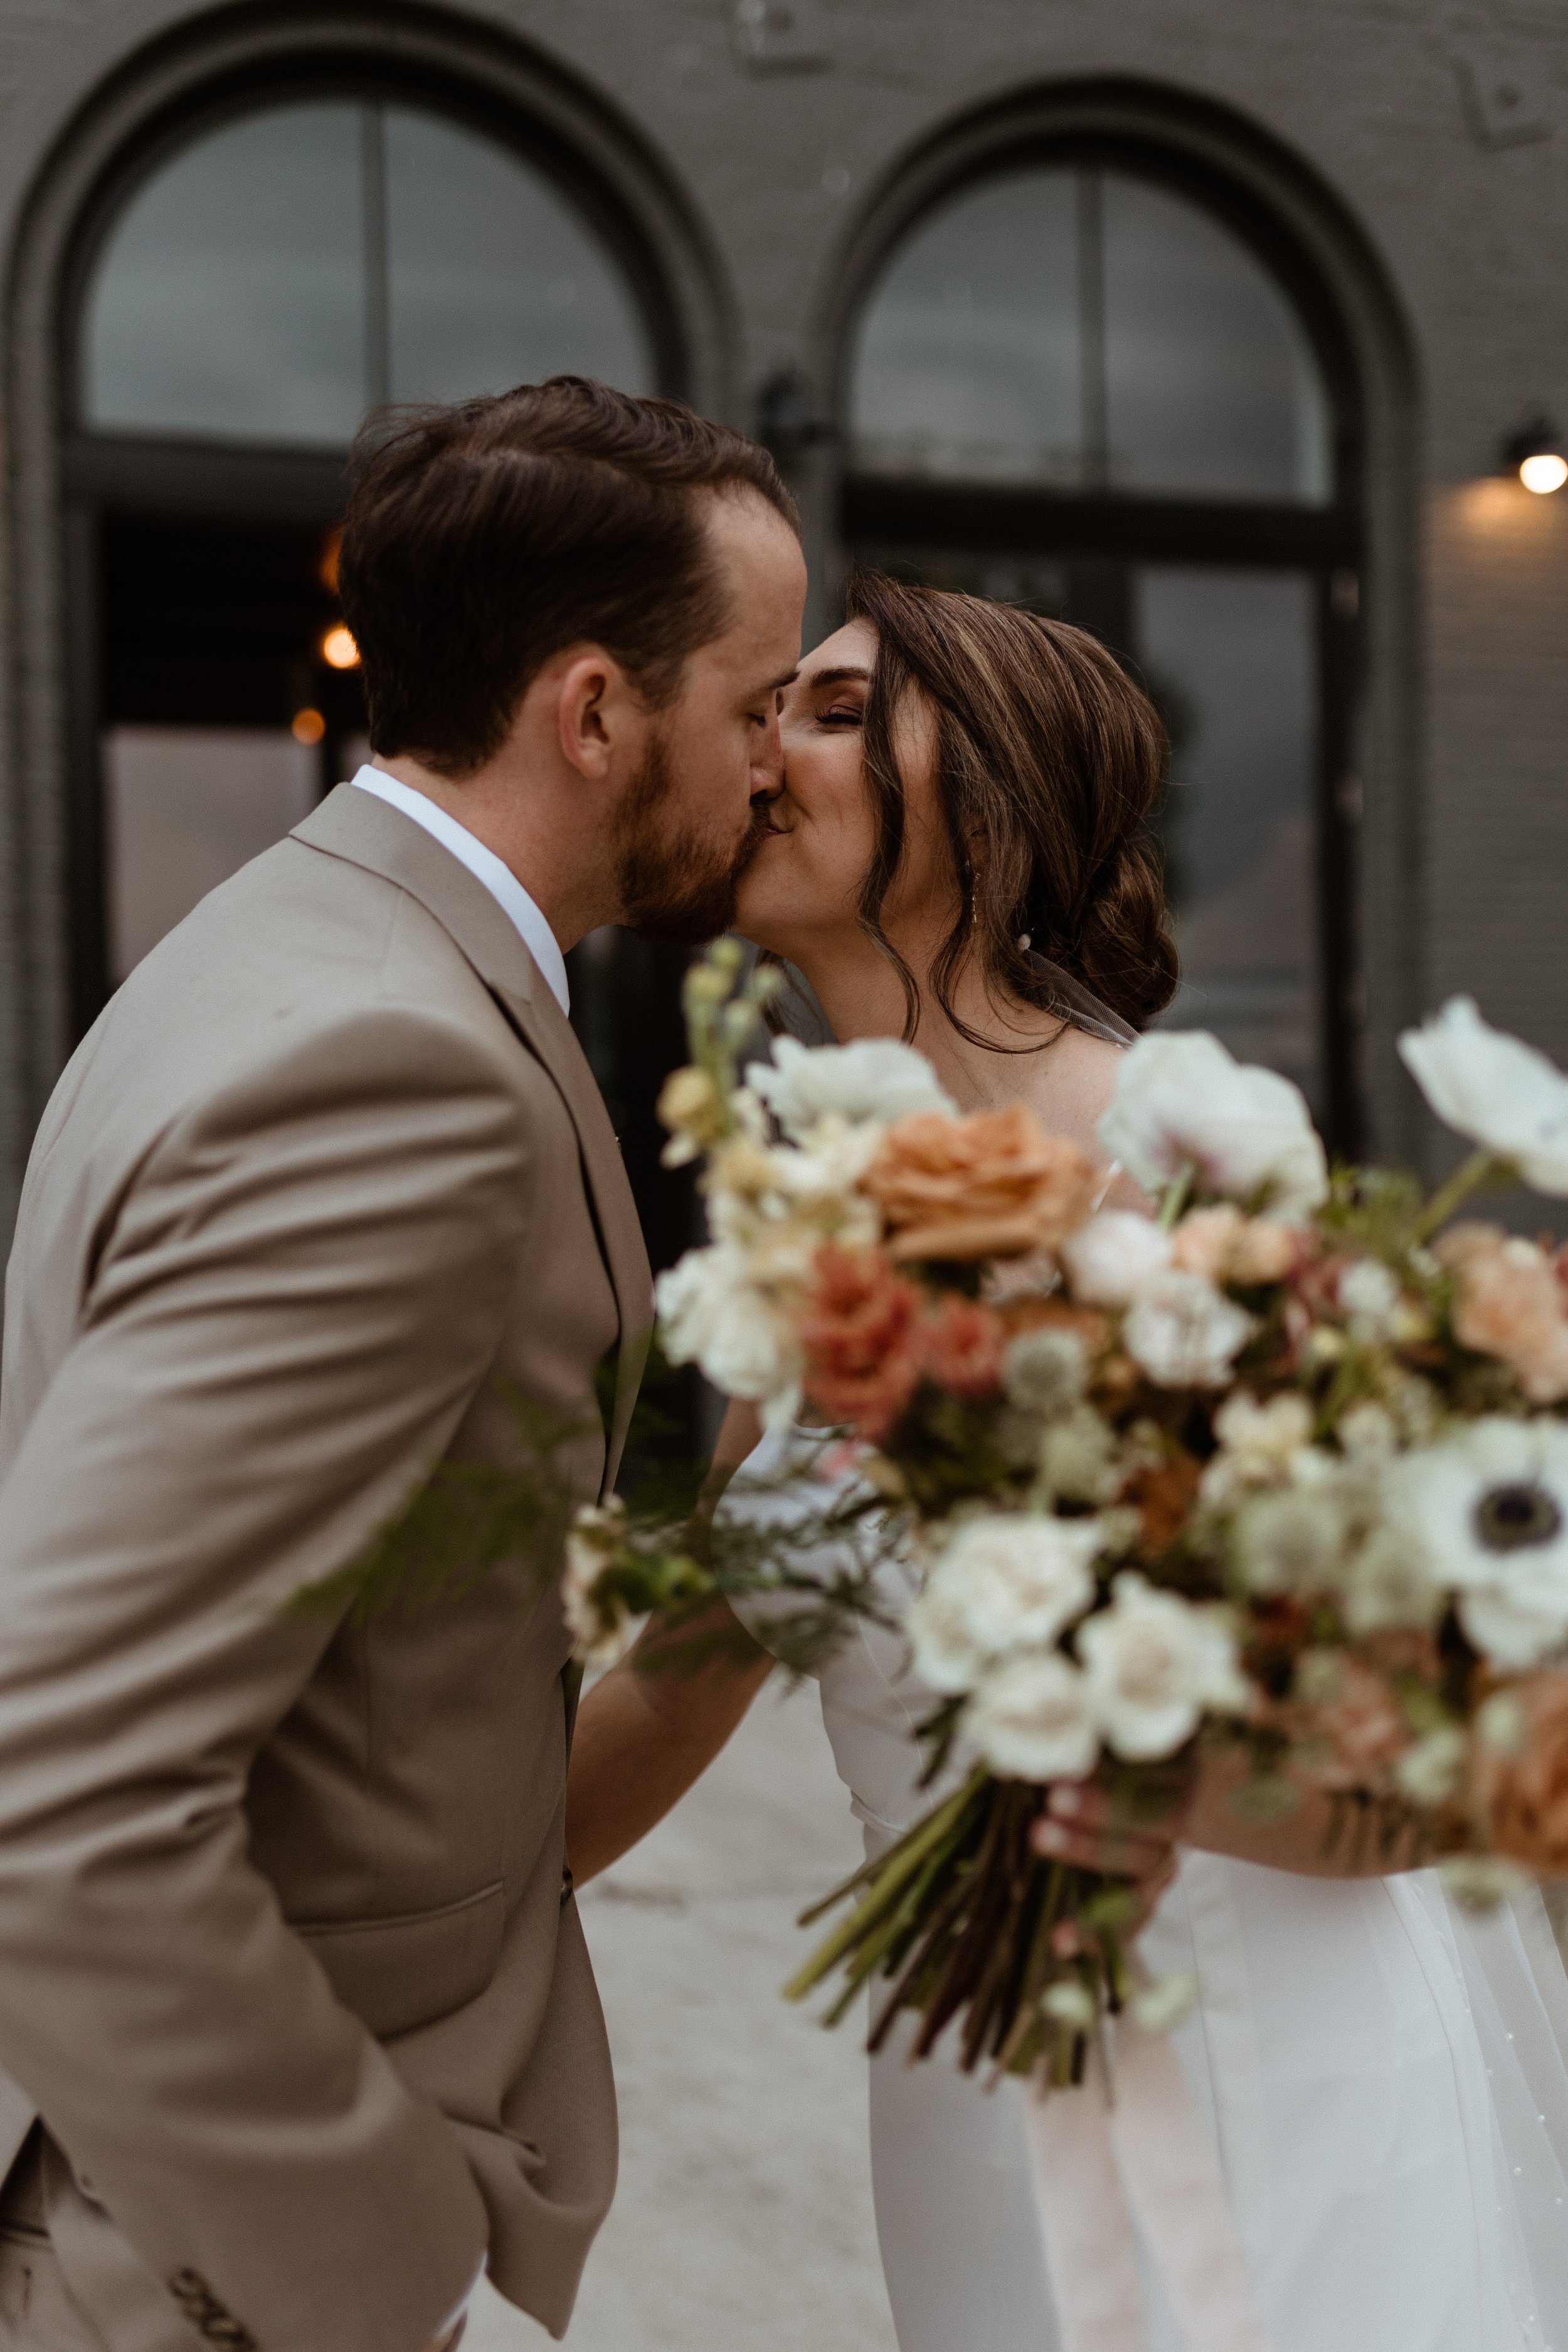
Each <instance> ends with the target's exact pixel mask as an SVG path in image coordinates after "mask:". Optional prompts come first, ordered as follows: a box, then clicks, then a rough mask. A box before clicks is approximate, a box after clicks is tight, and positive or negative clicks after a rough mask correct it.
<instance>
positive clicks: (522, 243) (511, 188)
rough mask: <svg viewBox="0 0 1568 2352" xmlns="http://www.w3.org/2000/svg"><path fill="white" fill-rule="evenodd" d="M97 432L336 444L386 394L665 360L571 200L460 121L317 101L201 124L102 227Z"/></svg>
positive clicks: (94, 319)
mask: <svg viewBox="0 0 1568 2352" xmlns="http://www.w3.org/2000/svg"><path fill="white" fill-rule="evenodd" d="M80 362H81V381H80V402H81V419H82V422H83V424H84V425H87V426H88V427H89V429H91V430H97V431H110V432H128V431H129V432H142V433H147V432H151V433H159V434H179V435H196V436H201V437H203V438H206V439H214V440H218V441H249V442H266V443H269V444H272V445H275V446H326V447H329V448H330V447H333V446H342V444H344V443H345V442H346V441H347V440H348V439H349V438H350V436H352V434H353V431H354V428H355V426H356V425H358V423H359V421H360V418H361V417H362V416H363V414H364V412H365V410H366V409H367V408H371V407H374V406H375V405H377V404H379V403H381V402H383V401H386V400H398V401H401V400H460V399H462V398H464V397H465V396H466V395H467V394H470V393H476V392H499V391H501V390H503V389H504V388H505V387H506V386H507V385H508V384H513V383H529V382H532V381H536V380H537V379H538V378H539V377H541V376H545V375H552V374H558V373H575V374H581V375H595V376H598V377H600V378H602V379H603V380H604V381H605V382H606V383H615V384H619V385H621V386H622V387H623V388H624V389H625V390H626V391H628V392H648V391H652V390H654V389H655V383H656V377H657V373H658V371H657V367H656V362H655V359H654V353H653V348H652V344H651V341H650V338H649V334H648V330H647V321H646V319H645V317H644V315H643V311H642V307H641V304H640V302H639V300H638V298H637V289H635V287H634V285H633V284H632V282H631V279H630V278H629V276H628V274H627V272H626V268H625V267H624V266H623V265H622V263H621V262H620V260H619V259H618V257H616V255H615V254H613V253H612V252H610V251H609V250H608V249H607V248H606V247H605V242H604V239H603V237H602V236H600V235H599V234H598V232H597V230H596V228H595V226H593V225H592V224H591V223H590V222H589V221H588V220H586V219H585V218H584V215H583V213H582V211H581V209H580V207H579V206H578V205H575V204H574V203H573V202H572V201H571V199H570V198H569V197H568V196H567V195H566V194H564V192H563V190H562V189H561V188H560V187H559V186H558V185H556V184H554V183H552V180H551V179H550V178H548V177H547V176H546V174H545V173H542V171H540V170H538V169H537V168H536V167H535V166H534V165H533V164H532V163H530V162H529V161H528V160H527V159H526V158H525V157H524V156H522V155H521V154H519V153H517V152H515V151H514V150H512V149H510V148H509V147H506V146H503V145H502V144H501V143H500V142H499V141H498V140H496V139H493V138H490V137H487V136H486V135H484V134H483V133H482V132H480V131H476V130H475V129H474V128H472V127H471V126H470V125H468V124H467V123H463V122H458V121H453V120H451V119H450V118H449V117H444V116H442V115H440V114H436V113H432V112H430V111H429V110H426V109H425V108H420V107H415V106H412V105H408V104H405V103H395V102H391V101H383V100H377V99H361V100H351V99H331V98H320V99H305V100H299V101H297V102H295V103H294V104H291V105H290V104H285V105H279V106H270V107H268V108H265V109H264V110H260V111H258V112H256V113H253V114H250V115H247V116H244V117H242V118H241V119H240V120H239V121H231V122H226V123H224V124H223V125H221V126H220V127H218V128H217V129H213V130H207V131H204V132H201V133H198V134H197V135H196V136H195V137H194V138H192V139H191V140H190V141H189V142H188V143H187V144H186V145H185V146H184V147H183V148H181V149H180V150H178V151H177V152H175V153H174V155H173V156H171V157H169V158H167V159H166V160H165V161H164V162H163V163H162V164H161V166H160V168H159V169H158V170H156V171H155V172H154V173H153V174H152V176H151V177H150V178H149V179H147V180H146V181H145V182H143V184H142V186H141V187H139V188H138V189H137V190H136V192H135V194H133V195H132V196H131V198H130V199H129V201H128V202H127V203H126V205H125V206H124V208H123V210H122V211H121V214H120V215H119V217H118V218H117V219H116V221H115V222H114V225H113V226H112V228H111V229H110V232H109V234H108V236H106V237H105V239H104V241H103V245H102V247H101V249H100V253H99V256H98V257H97V261H96V265H95V267H94V268H93V270H92V273H91V278H90V281H89V289H88V293H87V299H86V304H85V309H84V318H83V330H82V334H81V339H80Z"/></svg>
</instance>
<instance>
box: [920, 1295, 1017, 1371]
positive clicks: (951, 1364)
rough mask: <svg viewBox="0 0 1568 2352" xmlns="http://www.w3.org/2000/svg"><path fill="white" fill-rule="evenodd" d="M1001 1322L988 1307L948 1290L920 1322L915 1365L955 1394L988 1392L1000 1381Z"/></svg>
mask: <svg viewBox="0 0 1568 2352" xmlns="http://www.w3.org/2000/svg"><path fill="white" fill-rule="evenodd" d="M1006 1342H1007V1327H1006V1325H1005V1323H1004V1322H1003V1320H1002V1318H1001V1317H1000V1316H999V1315H998V1314H997V1313H996V1312H995V1310H994V1308H993V1307H977V1306H976V1305H975V1304H974V1302H973V1299H969V1298H960V1297H957V1296H956V1294H954V1293H953V1292H952V1291H950V1292H949V1293H948V1295H947V1296H946V1297H945V1298H943V1300H942V1304H941V1306H940V1307H938V1308H937V1309H936V1312H935V1313H934V1314H932V1315H928V1316H927V1317H926V1318H924V1320H923V1321H922V1322H921V1327H920V1349H921V1370H922V1371H923V1372H924V1374H925V1376H926V1378H927V1380H929V1381H935V1382H936V1384H937V1386H938V1387H939V1388H943V1389H951V1390H952V1392H953V1394H954V1395H955V1396H962V1397H984V1396H993V1395H994V1393H995V1391H997V1389H998V1388H1000V1386H1001V1385H1002V1351H1003V1349H1004V1348H1005V1345H1006Z"/></svg>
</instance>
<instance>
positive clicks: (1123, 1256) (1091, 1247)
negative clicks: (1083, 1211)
mask: <svg viewBox="0 0 1568 2352" xmlns="http://www.w3.org/2000/svg"><path fill="white" fill-rule="evenodd" d="M1061 1259H1062V1264H1063V1265H1065V1266H1066V1268H1067V1274H1068V1282H1069V1283H1070V1284H1071V1286H1072V1295H1073V1297H1075V1298H1081V1299H1083V1300H1085V1301H1087V1303H1088V1304H1089V1306H1091V1307H1125V1306H1126V1305H1127V1303H1128V1301H1129V1300H1130V1299H1131V1298H1133V1297H1136V1296H1137V1294H1138V1292H1139V1291H1140V1290H1142V1287H1143V1285H1144V1284H1145V1283H1146V1282H1151V1281H1152V1279H1153V1277H1154V1276H1155V1275H1157V1274H1163V1272H1164V1270H1165V1268H1166V1267H1167V1266H1168V1265H1170V1263H1171V1236H1170V1234H1167V1233H1165V1232H1163V1231H1162V1229H1161V1227H1160V1226H1158V1225H1157V1224H1156V1223H1154V1221H1153V1219H1152V1217H1141V1216H1139V1215H1138V1214H1137V1213H1136V1212H1135V1211H1134V1210H1131V1209H1102V1210H1101V1212H1100V1215H1099V1216H1098V1217H1090V1219H1089V1223H1088V1224H1087V1225H1080V1226H1079V1230H1078V1232H1077V1233H1076V1234H1071V1235H1070V1236H1069V1237H1068V1240H1067V1241H1065V1242H1064V1243H1063V1244H1062V1247H1061Z"/></svg>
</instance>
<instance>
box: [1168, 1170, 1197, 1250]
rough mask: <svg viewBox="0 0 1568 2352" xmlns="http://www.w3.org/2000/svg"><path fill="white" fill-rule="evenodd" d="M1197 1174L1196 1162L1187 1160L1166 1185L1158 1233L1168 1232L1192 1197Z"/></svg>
mask: <svg viewBox="0 0 1568 2352" xmlns="http://www.w3.org/2000/svg"><path fill="white" fill-rule="evenodd" d="M1197 1172H1198V1171H1197V1165H1196V1162H1195V1161H1194V1160H1188V1162H1187V1164H1186V1166H1185V1167H1184V1168H1182V1169H1179V1170H1178V1171H1177V1172H1176V1174H1175V1175H1174V1176H1173V1177H1172V1179H1171V1181H1170V1182H1169V1183H1168V1184H1167V1185H1166V1187H1165V1192H1164V1197H1163V1200H1162V1201H1161V1202H1160V1231H1161V1232H1162V1233H1163V1234H1168V1233H1169V1232H1170V1230H1171V1228H1172V1226H1173V1224H1174V1223H1175V1222H1176V1219H1177V1218H1178V1217H1179V1216H1180V1215H1181V1213H1182V1211H1183V1210H1184V1208H1185V1207H1186V1205H1187V1202H1188V1201H1189V1200H1190V1199H1191V1197H1192V1190H1193V1181H1194V1178H1195V1176H1196V1175H1197Z"/></svg>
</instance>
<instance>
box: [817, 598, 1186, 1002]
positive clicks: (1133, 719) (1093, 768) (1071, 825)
mask: <svg viewBox="0 0 1568 2352" xmlns="http://www.w3.org/2000/svg"><path fill="white" fill-rule="evenodd" d="M847 619H849V620H852V621H865V622H867V623H868V625H870V626H871V627H872V628H873V629H874V630H875V631H876V633H877V662H876V668H875V671H874V673H873V677H872V681H871V690H870V693H869V696H868V699H867V704H866V716H865V721H864V744H865V772H866V784H867V790H868V792H869V793H870V796H871V805H872V809H873V812H874V815H875V820H876V831H877V845H876V848H875V851H874V852H873V855H872V858H871V863H870V866H868V869H867V872H866V877H865V879H864V881H863V882H862V884H861V886H860V898H859V916H860V921H861V923H862V925H863V926H864V928H865V929H866V930H867V932H868V934H869V936H870V937H871V938H872V939H873V940H875V941H876V943H877V945H878V947H879V949H880V950H881V951H882V953H883V954H884V955H886V956H887V957H888V959H889V961H890V962H891V963H892V965H893V967H894V969H895V970H896V971H897V972H898V973H899V976H900V980H901V981H902V982H903V987H904V995H905V999H906V1002H907V1003H908V1005H909V1009H910V1021H909V1026H908V1028H907V1029H906V1033H905V1034H906V1035H908V1034H912V1033H913V1028H914V1019H915V1014H916V1012H917V1009H918V1004H919V995H918V991H917V988H916V984H915V978H914V974H913V973H912V972H911V971H910V968H909V966H908V964H907V963H906V962H905V961H904V959H903V957H902V956H901V955H900V953H899V951H898V950H897V949H896V948H895V947H894V945H893V943H892V941H891V940H889V937H888V935H887V933H886V931H885V930H884V929H883V928H882V908H883V906H884V904H885V903H886V900H887V896H888V892H889V889H890V888H891V887H892V883H893V878H894V877H895V875H896V874H897V872H898V870H899V865H900V859H901V857H902V856H903V847H904V787H903V781H902V778H901V777H900V773H899V764H898V760H897V757H896V755H895V752H894V748H893V738H894V729H895V722H896V719H897V715H898V710H899V706H900V702H901V701H902V699H903V698H904V696H905V695H906V694H907V693H908V692H909V691H910V688H915V689H916V690H917V691H918V692H919V693H921V695H923V697H924V698H925V699H926V701H927V703H928V705H929V706H930V709H931V714H932V717H933V719H934V722H935V739H936V765H935V784H936V794H937V802H938V805H939V807H940V808H941V811H942V822H943V824H944V825H945V827H946V830H947V837H948V842H949V845H950V846H951V848H952V858H953V865H954V868H955V870H956V872H957V875H958V878H959V884H960V891H961V906H960V909H959V914H958V918H957V919H956V920H955V922H954V924H953V926H952V929H951V931H950V932H949V933H948V935H947V938H946V939H945V940H943V941H942V947H941V949H940V950H939V951H938V953H937V957H936V960H935V962H934V964H933V965H932V968H931V990H932V992H933V994H934V995H935V997H936V1000H937V1003H939V1004H940V1005H941V1006H942V1011H943V1012H944V1013H946V1015H947V1017H948V1019H949V1020H950V1021H951V1022H952V1024H953V1026H954V1028H956V1029H957V1030H959V1032H960V1033H961V1034H963V1035H964V1036H966V1037H968V1038H970V1040H971V1042H972V1043H973V1044H975V1045H986V1044H990V1045H994V1043H995V1040H994V1038H991V1039H986V1038H983V1037H979V1036H976V1035H975V1034H974V1033H973V1031H972V1030H970V1029H969V1028H968V1026H967V1024H965V1023H964V1022H963V1021H962V1020H960V1018H959V1016H958V1014H957V1013H956V1012H955V1011H954V1009H953V1004H952V991H953V985H954V982H956V980H957V978H958V974H959V972H960V971H961V970H962V969H963V965H964V964H965V963H966V962H967V961H968V960H969V958H970V957H971V955H973V956H974V957H975V958H976V959H977V960H978V961H979V965H980V969H981V971H982V973H983V974H984V978H985V981H986V982H987V984H988V986H989V987H990V988H991V990H992V991H993V992H994V993H1005V995H1006V996H1011V997H1014V998H1016V999H1020V1000H1021V1001H1022V1002H1023V1003H1026V1004H1034V1005H1037V1006H1040V1007H1041V1008H1042V1009H1048V1008H1049V1007H1050V1005H1051V1003H1052V997H1051V992H1050V987H1049V983H1048V981H1047V979H1046V978H1045V977H1044V976H1043V975H1042V974H1041V973H1040V972H1039V971H1037V970H1036V969H1035V968H1034V967H1033V966H1032V965H1031V963H1030V961H1029V958H1028V954H1027V953H1026V950H1023V949H1022V948H1020V946H1019V944H1018V942H1019V940H1020V939H1021V938H1025V937H1026V938H1027V939H1028V940H1029V941H1030V943H1031V945H1032V948H1033V950H1034V951H1035V953H1036V954H1037V955H1042V956H1046V957H1048V958H1049V959H1050V961H1052V962H1053V963H1056V964H1059V965H1060V966H1061V967H1062V969H1063V970H1064V971H1067V972H1068V973H1069V974H1070V975H1071V977H1072V978H1073V979H1074V980H1076V981H1078V982H1080V983H1081V985H1082V986H1084V987H1085V988H1087V989H1089V990H1090V991H1091V992H1093V993H1094V994H1095V995H1096V996H1098V997H1100V999H1101V1000H1102V1002H1103V1003H1106V1004H1107V1005H1109V1006H1110V1010H1111V1011H1112V1012H1113V1013H1120V1014H1121V1018H1122V1019H1123V1020H1124V1021H1127V1022H1130V1023H1131V1024H1132V1025H1133V1026H1134V1027H1136V1028H1142V1026H1143V1025H1144V1024H1145V1023H1146V1022H1148V1021H1151V1020H1152V1018H1153V1016H1154V1014H1155V1013H1158V1012H1159V1011H1160V1010H1161V1008H1162V1006H1163V1005H1165V1004H1168V1003H1170V1001H1171V998H1172V996H1173V994H1174V993H1175V987H1176V978H1177V963H1176V949H1175V942H1174V941H1173V939H1172V937H1171V932H1170V928H1169V925H1168V922H1167V920H1166V913H1165V891H1164V882H1163V874H1162V869H1161V863H1160V858H1159V854H1158V851H1157V850H1156V848H1155V845H1154V843H1153V841H1152V838H1151V836H1150V834H1149V829H1148V820H1149V815H1150V812H1151V810H1152V807H1153V805H1154V803H1155V802H1156V800H1157V799H1158V797H1159V794H1160V791H1161V788H1162V786H1163V783H1164V781H1165V772H1166V766H1167V761H1168V759H1169V754H1170V745H1169V742H1168V740H1167V738H1166V734H1165V730H1164V728H1163V726H1162V725H1161V723H1160V719H1159V715H1158V713H1157V712H1156V711H1155V709H1154V707H1153V705H1152V702H1151V701H1150V700H1149V698H1148V696H1147V695H1146V694H1144V693H1142V691H1141V690H1140V688H1138V687H1136V686H1135V685H1134V684H1133V682H1132V680H1131V678H1130V677H1128V676H1127V674H1126V672H1125V671H1124V670H1123V669H1122V668H1121V666H1120V664H1119V663H1118V662H1117V661H1116V660H1115V659H1114V657H1113V656H1111V655H1110V654H1109V653H1108V652H1107V651H1106V649H1105V647H1104V646H1102V645H1101V644H1100V642H1099V640H1098V639H1097V638H1095V637H1091V636H1090V635H1089V634H1088V632H1087V631H1086V630H1083V629H1075V628H1073V627H1071V626H1070V625H1069V624H1068V623H1067V622H1066V621H1052V620H1047V619H1046V618H1045V617H1044V616H1043V615H1041V614H1037V613H1027V612H1024V611H1022V610H1021V609H1020V608H1019V607H1018V606H1017V605H1016V604H991V603H989V602H987V601H985V600H984V599H983V598H981V597H978V596H963V595H958V594H955V593H952V592H951V591H949V590H944V589H937V588H926V587H920V586H915V585H912V584H910V583H906V582H903V581H900V580H892V579H889V578H888V577H887V575H886V574H885V573H881V572H857V573H856V574H855V575H854V576H853V578H852V579H851V581H850V583H849V593H848V598H847Z"/></svg>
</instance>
